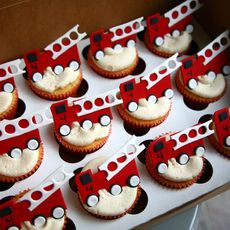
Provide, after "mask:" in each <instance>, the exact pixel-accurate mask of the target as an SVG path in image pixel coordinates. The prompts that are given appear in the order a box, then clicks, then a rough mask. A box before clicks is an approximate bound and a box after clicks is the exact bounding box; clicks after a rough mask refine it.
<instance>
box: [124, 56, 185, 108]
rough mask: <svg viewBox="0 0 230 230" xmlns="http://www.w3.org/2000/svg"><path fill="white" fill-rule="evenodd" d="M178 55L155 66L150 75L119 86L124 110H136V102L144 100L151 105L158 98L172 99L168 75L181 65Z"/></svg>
mask: <svg viewBox="0 0 230 230" xmlns="http://www.w3.org/2000/svg"><path fill="white" fill-rule="evenodd" d="M177 56H178V54H175V55H173V56H172V57H170V58H168V59H167V60H166V61H164V62H163V63H162V64H161V65H159V66H157V67H156V68H155V69H154V70H153V71H151V73H149V74H147V75H146V76H144V77H141V78H140V79H135V78H133V79H131V80H129V81H126V82H124V83H122V84H120V95H121V98H122V100H123V106H124V108H127V109H128V111H129V112H134V111H136V110H137V109H138V101H139V99H141V98H146V99H147V100H148V101H149V102H151V103H156V102H157V100H158V98H160V97H163V96H166V97H167V98H169V99H171V98H172V97H173V90H172V83H171V77H170V74H171V73H172V72H173V71H174V70H176V69H177V68H178V67H179V66H180V65H181V63H180V62H178V61H177Z"/></svg>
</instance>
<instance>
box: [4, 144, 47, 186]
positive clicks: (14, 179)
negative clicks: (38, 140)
mask: <svg viewBox="0 0 230 230" xmlns="http://www.w3.org/2000/svg"><path fill="white" fill-rule="evenodd" d="M42 159H43V145H42V144H41V146H40V147H39V158H38V160H37V163H36V165H35V166H34V167H33V169H32V170H31V171H30V172H28V173H26V174H24V175H21V176H18V177H9V176H4V175H0V181H1V182H6V183H11V182H17V181H20V180H24V179H25V178H27V177H29V176H31V175H32V174H33V173H35V172H36V170H37V169H38V168H39V166H40V165H41V163H42Z"/></svg>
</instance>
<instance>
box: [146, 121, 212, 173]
mask: <svg viewBox="0 0 230 230" xmlns="http://www.w3.org/2000/svg"><path fill="white" fill-rule="evenodd" d="M211 123H212V120H209V121H207V122H205V123H203V124H197V125H195V126H193V127H191V128H188V129H186V130H183V131H181V132H178V133H173V134H166V135H164V136H162V137H160V138H157V139H156V140H153V141H152V142H151V143H150V146H149V147H148V151H149V152H150V154H149V155H148V157H150V162H151V164H152V166H153V167H152V170H153V172H155V173H161V174H162V173H166V172H167V169H168V160H169V159H171V158H175V159H176V160H177V162H178V163H179V164H181V165H184V164H187V162H188V161H189V157H191V156H194V155H197V156H200V157H202V156H203V155H204V153H205V147H204V140H203V138H204V137H206V136H209V135H211V134H213V133H214V131H213V129H211V128H210V124H211Z"/></svg>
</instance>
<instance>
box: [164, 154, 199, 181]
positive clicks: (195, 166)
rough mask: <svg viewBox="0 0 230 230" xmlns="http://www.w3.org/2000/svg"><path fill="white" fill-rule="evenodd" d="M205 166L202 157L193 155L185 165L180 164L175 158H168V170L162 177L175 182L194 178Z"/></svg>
mask: <svg viewBox="0 0 230 230" xmlns="http://www.w3.org/2000/svg"><path fill="white" fill-rule="evenodd" d="M202 168H203V159H202V157H198V156H192V157H190V159H189V161H188V163H187V164H185V165H181V164H179V163H178V162H177V161H176V159H175V158H171V159H169V160H168V170H167V172H166V173H165V174H161V176H162V177H164V178H166V179H168V180H170V181H175V182H182V181H188V180H192V179H193V178H195V177H197V176H198V175H199V174H200V173H201V171H202Z"/></svg>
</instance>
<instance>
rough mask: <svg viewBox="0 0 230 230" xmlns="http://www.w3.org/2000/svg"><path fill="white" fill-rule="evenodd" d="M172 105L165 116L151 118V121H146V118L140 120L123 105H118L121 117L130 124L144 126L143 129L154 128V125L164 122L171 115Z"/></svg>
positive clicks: (138, 126) (136, 126) (137, 126)
mask: <svg viewBox="0 0 230 230" xmlns="http://www.w3.org/2000/svg"><path fill="white" fill-rule="evenodd" d="M171 107H172V103H171V105H170V109H169V111H168V112H167V113H166V114H165V115H164V116H163V117H160V118H158V119H155V120H149V121H146V120H138V119H136V118H134V117H132V116H131V115H129V114H128V113H127V112H126V111H125V109H124V108H123V106H122V105H118V106H117V110H118V113H119V114H120V116H121V118H122V119H123V120H124V121H125V122H126V123H127V124H129V125H131V126H133V127H135V128H137V129H139V128H143V129H146V128H152V127H155V126H157V125H159V124H161V123H162V122H164V121H165V120H166V119H167V117H168V116H169V113H170V111H171Z"/></svg>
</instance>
